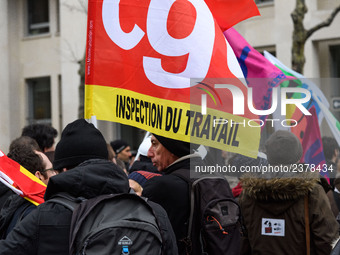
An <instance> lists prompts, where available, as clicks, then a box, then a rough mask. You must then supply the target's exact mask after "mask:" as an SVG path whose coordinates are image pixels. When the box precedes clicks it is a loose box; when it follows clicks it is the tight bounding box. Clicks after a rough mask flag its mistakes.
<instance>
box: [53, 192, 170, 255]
mask: <svg viewBox="0 0 340 255" xmlns="http://www.w3.org/2000/svg"><path fill="white" fill-rule="evenodd" d="M48 202H54V203H58V204H62V205H64V206H65V207H67V208H69V209H70V210H72V211H73V214H72V222H71V228H70V229H71V231H70V254H72V255H78V254H79V255H80V254H82V255H85V254H86V255H101V254H103V255H104V254H110V255H111V254H112V255H115V254H117V255H129V254H130V255H133V254H140V255H142V254H143V255H144V254H154V255H157V254H162V243H163V241H162V236H161V232H160V229H159V225H158V222H157V219H156V216H155V214H154V212H153V209H152V208H151V207H150V205H149V204H148V203H147V202H146V200H144V199H143V198H141V197H139V196H137V195H135V194H110V195H101V196H98V197H95V198H92V199H88V200H86V199H82V198H72V197H70V196H68V195H67V194H58V196H57V197H54V198H52V199H51V200H49V201H48Z"/></svg>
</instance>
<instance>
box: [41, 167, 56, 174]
mask: <svg viewBox="0 0 340 255" xmlns="http://www.w3.org/2000/svg"><path fill="white" fill-rule="evenodd" d="M47 171H53V172H55V173H59V172H58V171H57V170H54V169H53V168H48V169H44V170H41V171H40V172H41V173H46V172H47Z"/></svg>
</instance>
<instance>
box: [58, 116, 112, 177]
mask: <svg viewBox="0 0 340 255" xmlns="http://www.w3.org/2000/svg"><path fill="white" fill-rule="evenodd" d="M95 158H98V159H107V158H108V151H107V145H106V141H105V139H104V137H103V135H102V134H101V132H100V131H99V130H98V129H97V128H95V126H94V125H93V124H91V123H88V122H87V121H86V120H84V119H78V120H76V121H74V122H72V123H70V124H68V125H67V126H66V127H65V129H64V130H63V132H62V133H61V139H60V141H59V143H58V144H57V147H56V150H55V155H54V161H53V168H54V170H57V171H62V170H63V169H66V170H68V169H71V168H73V167H75V166H77V165H79V164H80V163H82V162H83V161H85V160H87V159H95Z"/></svg>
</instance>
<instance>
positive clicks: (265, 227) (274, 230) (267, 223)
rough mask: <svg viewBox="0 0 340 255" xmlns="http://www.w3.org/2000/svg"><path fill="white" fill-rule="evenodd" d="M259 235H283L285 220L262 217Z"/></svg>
mask: <svg viewBox="0 0 340 255" xmlns="http://www.w3.org/2000/svg"><path fill="white" fill-rule="evenodd" d="M261 235H264V236H285V220H278V219H268V218H262V230H261Z"/></svg>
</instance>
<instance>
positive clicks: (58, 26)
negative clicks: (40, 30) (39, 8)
mask: <svg viewBox="0 0 340 255" xmlns="http://www.w3.org/2000/svg"><path fill="white" fill-rule="evenodd" d="M56 4H57V6H56V10H57V33H59V32H60V2H59V0H57V3H56Z"/></svg>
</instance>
